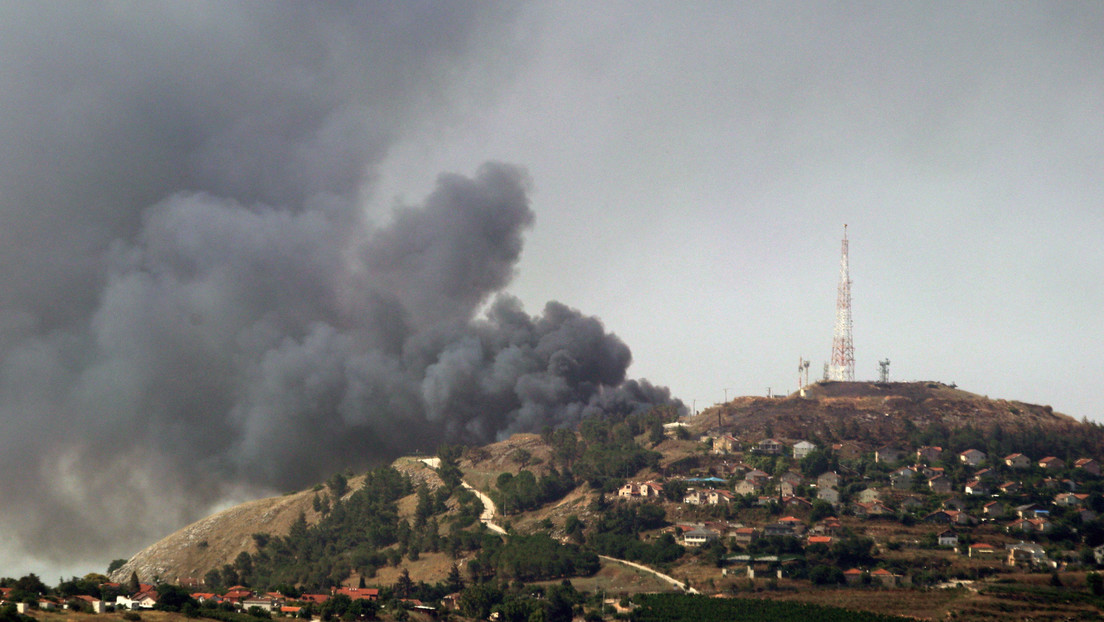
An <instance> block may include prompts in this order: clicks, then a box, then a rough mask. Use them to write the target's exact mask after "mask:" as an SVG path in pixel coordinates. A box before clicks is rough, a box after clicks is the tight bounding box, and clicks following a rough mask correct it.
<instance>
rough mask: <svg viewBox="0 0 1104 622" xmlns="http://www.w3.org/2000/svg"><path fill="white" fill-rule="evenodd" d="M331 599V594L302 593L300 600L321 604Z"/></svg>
mask: <svg viewBox="0 0 1104 622" xmlns="http://www.w3.org/2000/svg"><path fill="white" fill-rule="evenodd" d="M329 599H330V595H329V594H300V595H299V598H298V600H299V602H303V603H309V604H315V605H321V604H323V603H325V602H326V601H328V600H329Z"/></svg>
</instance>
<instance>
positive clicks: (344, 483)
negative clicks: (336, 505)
mask: <svg viewBox="0 0 1104 622" xmlns="http://www.w3.org/2000/svg"><path fill="white" fill-rule="evenodd" d="M326 484H327V485H328V486H329V487H330V490H331V491H332V492H333V496H334V501H335V502H336V501H340V500H341V498H342V497H344V496H345V493H347V492H349V480H348V479H347V478H346V477H345V476H344V475H342V474H341V473H334V474H333V477H331V478H330V481H328V482H326Z"/></svg>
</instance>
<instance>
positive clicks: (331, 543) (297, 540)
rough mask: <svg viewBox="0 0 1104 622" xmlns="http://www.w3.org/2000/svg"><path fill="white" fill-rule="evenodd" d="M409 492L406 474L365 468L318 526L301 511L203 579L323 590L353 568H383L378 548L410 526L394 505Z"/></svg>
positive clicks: (384, 558) (391, 542)
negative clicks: (359, 481)
mask: <svg viewBox="0 0 1104 622" xmlns="http://www.w3.org/2000/svg"><path fill="white" fill-rule="evenodd" d="M334 492H336V491H334ZM411 492H412V486H411V484H410V481H409V480H408V478H406V477H404V476H403V475H402V474H401V473H399V472H398V471H396V470H395V469H393V468H390V467H385V468H380V469H376V470H374V471H370V472H368V473H367V474H366V475H365V478H364V485H363V486H362V487H361V488H360V489H359V490H357V491H356V492H354V493H353V494H351V495H349V496H348V497H347V498H346V499H345V500H344V501H337V500H335V501H333V503H332V505H331V506H330V508H329V511H328V513H326V514H325V515H324V516H323V517H322V519H321V520H320V521H319V522H318V523H317V524H315V525H308V524H307V522H306V518H305V516H303V515H300V516H299V519H298V520H296V521H295V523H294V524H292V526H291V529H290V530H289V532H288V535H286V536H274V537H270V536H267V535H260V534H258V535H257V536H255V538H256V540H257V545H258V547H257V552H256V553H255V554H253V555H249V554H248V553H244V552H243V553H242V554H241V555H239V556H238V558H237V559H236V560H235V563H234V564H232V565H228V566H227V567H225V568H223V569H222V571H221V572H218V571H214V573H215V575H212V573H208V576H207V582H208V583H209V584H210V583H214V584H215V585H221V586H224V587H225V586H228V585H232V584H234V583H242V584H245V585H250V586H279V585H285V586H294V585H303V586H310V587H315V588H322V587H329V586H332V585H336V584H338V583H340V582H341V581H342V580H344V579H346V578H347V577H348V576H349V575H350V573H351V572H352V571H353V570H354V569H358V570H361V571H362V572H363V571H366V570H368V569H370V568H378V567H380V566H383V565H385V564H386V563H388V557H387V556H386V554H384V553H383V552H382V551H383V549H385V548H386V547H389V546H391V545H394V544H395V543H397V542H398V541H399V538H400V532H401V531H402V530H401V525H406V527H407V529H409V525H407V523H406V522H405V521H400V520H399V514H398V507H397V505H396V503H397V501H398V500H399V499H401V498H402V497H405V496H406V495H408V494H410V493H411ZM337 498H339V497H336V496H335V499H337ZM234 579H236V581H234Z"/></svg>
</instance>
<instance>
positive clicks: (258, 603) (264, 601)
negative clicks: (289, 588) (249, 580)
mask: <svg viewBox="0 0 1104 622" xmlns="http://www.w3.org/2000/svg"><path fill="white" fill-rule="evenodd" d="M241 606H242V609H245V610H246V611H248V610H250V609H252V608H253V607H257V608H258V609H263V610H265V611H267V612H269V613H271V612H272V611H273V610H275V609H278V608H279V606H280V601H278V600H277V599H275V598H272V597H271V596H267V595H264V596H252V597H250V598H247V599H245V600H243V601H242V603H241Z"/></svg>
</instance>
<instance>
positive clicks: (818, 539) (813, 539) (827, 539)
mask: <svg viewBox="0 0 1104 622" xmlns="http://www.w3.org/2000/svg"><path fill="white" fill-rule="evenodd" d="M805 544H806V545H807V546H811V545H813V544H823V545H824V546H828V545H830V544H832V536H809V537H808V538H807V539H806V540H805Z"/></svg>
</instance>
